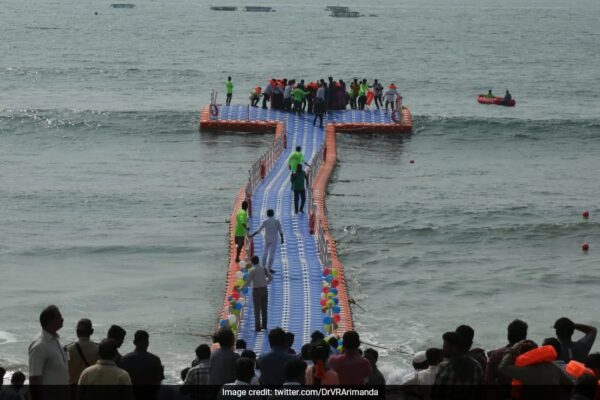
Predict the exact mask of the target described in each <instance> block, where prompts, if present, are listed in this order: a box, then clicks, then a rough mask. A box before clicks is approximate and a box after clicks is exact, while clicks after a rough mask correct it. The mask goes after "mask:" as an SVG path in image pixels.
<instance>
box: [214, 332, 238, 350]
mask: <svg viewBox="0 0 600 400" xmlns="http://www.w3.org/2000/svg"><path fill="white" fill-rule="evenodd" d="M216 339H217V343H219V346H220V347H221V348H222V349H230V348H232V347H233V345H234V344H235V335H234V334H233V332H232V331H231V329H229V328H221V329H219V331H218V332H217V334H216Z"/></svg>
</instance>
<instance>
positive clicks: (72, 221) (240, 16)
mask: <svg viewBox="0 0 600 400" xmlns="http://www.w3.org/2000/svg"><path fill="white" fill-rule="evenodd" d="M231 4H232V5H240V4H237V3H235V2H232V3H231ZM261 4H262V3H261ZM264 5H267V6H272V7H274V8H275V9H276V12H274V13H265V14H254V13H245V12H242V11H238V12H227V13H219V12H214V11H211V10H210V9H209V4H208V3H207V2H205V1H191V0H177V1H175V2H162V1H149V0H143V1H138V2H136V7H135V8H134V9H112V8H110V6H109V4H108V3H106V4H102V3H98V2H94V1H91V0H83V1H70V0H64V1H42V0H31V1H27V2H22V1H17V0H6V1H4V2H3V5H2V7H0V35H1V37H2V38H3V40H2V41H1V43H0V55H1V56H0V221H1V223H0V293H1V294H2V297H1V303H0V331H1V332H0V365H3V366H6V367H8V369H9V370H16V369H24V370H25V371H26V365H27V345H28V343H29V341H30V340H31V339H32V338H33V337H34V336H35V335H36V333H37V332H38V331H39V324H38V315H39V312H40V310H41V309H42V308H43V307H44V306H46V305H48V304H51V303H55V304H57V305H59V307H60V308H61V310H62V313H63V315H64V317H65V327H64V328H63V329H62V330H61V331H60V333H61V335H62V341H63V342H64V343H68V342H69V341H71V340H74V338H75V332H74V330H75V329H74V327H75V324H76V321H77V320H78V319H80V318H83V317H89V318H91V319H92V321H93V322H94V326H95V329H96V333H95V334H94V336H93V338H95V339H96V340H99V339H101V338H102V337H104V335H105V334H106V330H107V329H108V327H109V326H110V325H111V324H119V325H122V326H123V327H124V328H125V329H126V330H127V332H128V335H127V338H126V343H125V344H124V346H123V348H122V349H121V352H122V353H125V352H127V351H130V350H132V347H133V345H132V343H131V340H132V336H133V333H134V332H135V330H137V329H145V330H147V331H149V332H150V351H152V352H154V353H156V354H158V355H159V356H160V357H161V359H162V361H163V364H164V365H165V371H166V375H167V379H168V382H173V383H174V382H178V378H177V377H178V375H179V370H181V369H183V368H184V367H185V366H188V365H189V363H190V361H191V360H192V359H193V358H194V354H193V350H194V349H195V347H196V346H197V345H198V344H200V343H204V342H208V341H209V338H208V337H207V335H208V334H209V333H210V332H211V330H212V329H213V327H214V326H215V323H216V320H217V318H218V314H219V310H220V307H221V304H222V300H223V290H224V279H225V274H226V268H227V258H226V257H227V254H228V248H227V246H228V245H227V229H228V225H227V223H226V221H227V220H228V219H229V216H230V213H231V211H232V206H233V201H234V197H235V194H236V192H237V190H239V188H240V187H241V185H242V184H243V183H244V181H245V179H246V178H247V169H248V168H249V166H250V165H251V164H252V163H253V161H254V160H256V158H257V157H258V156H259V155H260V154H262V153H263V152H264V151H265V150H266V149H267V148H268V146H269V145H270V143H271V142H272V135H270V134H264V135H262V134H252V135H245V134H235V133H220V134H214V133H198V131H197V128H198V123H197V121H198V109H199V108H200V107H201V106H202V105H205V104H207V103H208V101H209V99H210V92H211V90H213V89H215V90H218V91H219V92H223V91H224V83H225V80H226V78H227V76H229V75H231V76H232V77H233V82H234V84H235V89H234V98H233V102H234V103H242V104H245V103H247V99H248V95H249V92H250V90H251V88H253V87H254V86H257V85H264V84H265V83H266V81H267V80H268V79H269V78H271V77H288V78H294V77H295V78H304V79H306V80H307V81H308V80H314V79H320V78H324V79H326V78H327V77H328V76H333V77H334V78H335V79H340V78H341V79H344V80H345V81H346V82H348V81H350V80H351V79H352V78H354V77H356V78H367V79H369V81H371V80H372V79H373V78H378V79H379V80H381V81H382V82H383V83H384V84H386V85H387V84H388V83H389V82H392V81H393V82H396V84H397V85H398V87H399V90H400V91H401V93H402V95H403V96H404V103H405V104H406V105H407V106H408V107H409V108H410V109H411V111H412V112H413V116H414V120H413V125H414V133H413V134H412V135H410V136H398V135H397V136H391V135H384V134H381V135H378V134H373V135H350V134H339V135H338V152H339V164H338V167H337V169H336V172H335V174H334V176H333V180H332V182H331V185H330V188H329V196H328V198H327V208H328V211H329V219H330V223H331V225H332V227H333V235H334V237H335V238H336V239H337V241H338V243H337V245H338V250H339V256H340V259H341V261H342V262H343V263H344V265H345V267H346V271H347V272H346V273H347V277H348V280H349V290H350V295H351V297H353V298H354V299H355V300H356V301H357V302H358V304H359V305H360V306H361V307H362V308H358V307H355V308H354V309H353V313H354V319H355V323H356V327H357V330H358V331H359V332H360V334H361V337H362V338H363V339H364V340H365V341H367V342H369V343H373V344H377V345H380V346H383V347H385V348H386V349H387V350H382V351H381V352H380V354H381V355H380V363H379V364H380V367H381V369H382V370H383V372H384V374H385V375H386V377H387V378H388V381H390V382H398V381H399V380H400V379H401V377H402V376H403V375H404V374H405V373H407V372H409V371H410V361H411V357H412V354H413V353H414V352H415V351H418V350H423V349H426V348H427V347H431V346H441V335H442V333H443V332H445V331H448V330H454V328H455V327H456V326H458V325H459V324H463V323H466V324H469V325H471V326H473V328H474V329H475V332H476V334H475V335H476V336H475V344H476V345H477V346H481V347H484V348H486V349H492V348H495V347H498V346H501V345H504V344H505V342H506V325H507V324H508V323H509V322H510V321H511V320H512V319H514V318H522V319H524V320H526V321H527V322H528V323H529V327H530V329H529V331H530V337H531V338H532V339H534V340H536V341H538V342H539V341H541V340H542V339H543V338H545V337H548V336H552V335H553V329H552V323H553V322H554V320H556V319H557V318H558V317H561V316H569V317H571V318H572V319H573V320H575V321H577V322H581V323H587V324H591V325H595V326H599V325H600V316H599V315H598V311H597V305H596V303H597V302H596V299H597V293H598V289H599V288H600V274H599V271H598V265H599V263H598V262H599V260H600V258H599V256H598V246H600V241H599V240H598V239H600V225H599V223H598V222H597V221H598V219H599V218H600V207H599V206H598V199H599V198H600V186H599V184H598V183H599V182H598V176H597V175H598V170H599V168H600V161H599V160H598V154H600V119H599V117H598V114H599V112H600V102H599V100H598V98H597V88H598V86H599V84H600V72H599V71H600V69H599V68H598V64H599V63H600V55H599V54H600V53H598V51H597V44H598V42H599V41H600V34H599V33H598V30H597V20H598V18H599V17H600V4H599V3H598V2H596V1H591V0H589V1H587V0H581V1H577V2H572V3H569V4H566V3H564V2H559V1H554V0H535V1H532V2H528V3H527V4H523V3H522V2H520V1H516V0H508V1H504V2H501V3H498V2H495V1H480V0H477V1H476V0H467V1H456V0H454V1H447V0H444V1H442V0H426V1H421V2H418V3H415V2H408V1H392V0H382V1H379V2H377V3H376V4H372V2H368V1H357V0H350V1H347V2H345V3H344V5H348V6H350V7H351V8H352V9H356V10H358V11H360V12H361V13H363V14H367V15H368V14H376V15H377V17H364V18H356V19H336V18H331V17H329V16H328V13H327V12H326V11H325V10H324V6H325V5H324V4H323V3H322V2H318V1H314V0H309V1H305V2H294V1H291V0H284V1H279V2H272V1H270V2H267V3H264ZM95 13H97V15H96V14H95ZM488 89H493V91H494V93H496V94H498V95H503V93H504V90H506V89H509V90H510V91H511V93H512V94H513V96H514V98H515V99H516V101H517V106H516V107H515V108H510V109H509V108H504V107H497V106H483V105H479V104H478V103H477V102H476V96H477V94H479V93H481V92H486V91H487V90H488ZM220 97H222V95H220ZM411 160H414V163H410V161H411ZM583 210H589V211H590V213H591V217H590V219H589V220H587V221H585V220H583V219H582V218H581V216H580V213H581V212H582V211H583ZM584 241H587V242H589V243H590V251H589V252H588V253H583V252H582V251H581V249H580V245H581V243H583V242H584ZM594 349H595V351H597V350H598V349H599V348H598V346H597V345H596V346H595V347H594Z"/></svg>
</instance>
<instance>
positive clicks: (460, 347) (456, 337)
mask: <svg viewBox="0 0 600 400" xmlns="http://www.w3.org/2000/svg"><path fill="white" fill-rule="evenodd" d="M442 339H443V341H444V346H443V348H442V351H443V354H444V357H447V358H455V357H458V356H460V355H462V354H464V352H465V350H464V349H465V345H464V341H463V337H462V336H461V335H460V334H458V333H456V332H446V333H444V335H443V336H442Z"/></svg>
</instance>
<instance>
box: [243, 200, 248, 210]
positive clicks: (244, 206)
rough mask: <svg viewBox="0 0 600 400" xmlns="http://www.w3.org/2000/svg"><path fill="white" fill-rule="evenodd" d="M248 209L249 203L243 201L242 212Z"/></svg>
mask: <svg viewBox="0 0 600 400" xmlns="http://www.w3.org/2000/svg"><path fill="white" fill-rule="evenodd" d="M247 209H248V202H247V201H246V200H244V201H242V210H247Z"/></svg>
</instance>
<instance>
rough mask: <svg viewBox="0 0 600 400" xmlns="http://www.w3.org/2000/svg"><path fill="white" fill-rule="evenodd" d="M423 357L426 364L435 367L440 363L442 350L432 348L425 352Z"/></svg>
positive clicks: (442, 356)
mask: <svg viewBox="0 0 600 400" xmlns="http://www.w3.org/2000/svg"><path fill="white" fill-rule="evenodd" d="M425 357H426V358H427V364H429V365H430V366H435V365H438V364H439V363H441V362H442V359H443V358H444V355H443V352H442V349H438V348H435V347H432V348H430V349H427V351H425Z"/></svg>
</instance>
